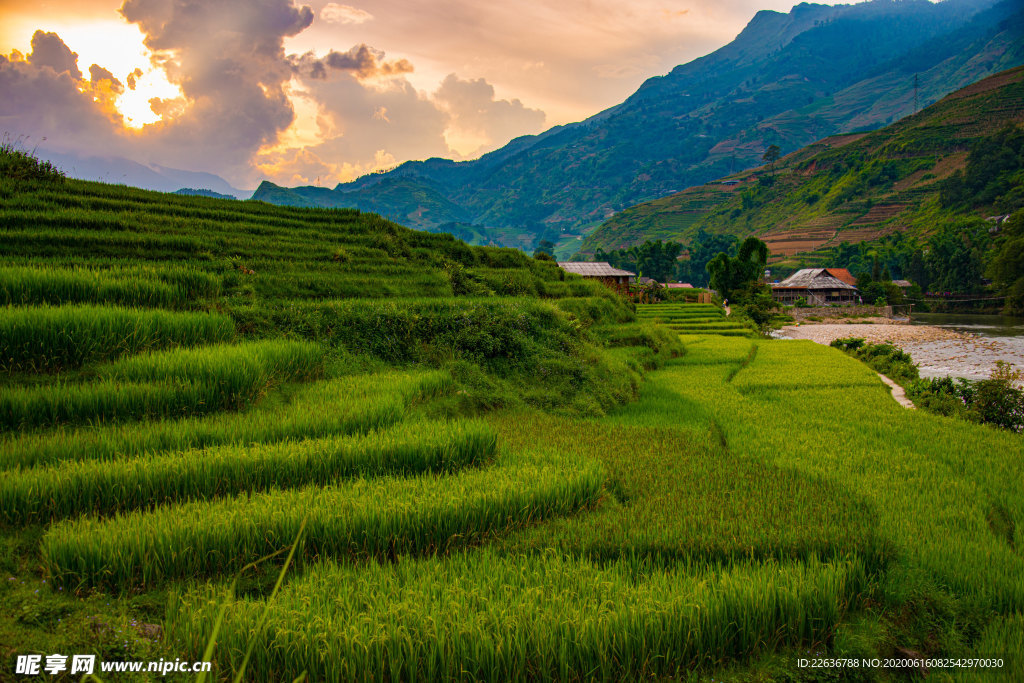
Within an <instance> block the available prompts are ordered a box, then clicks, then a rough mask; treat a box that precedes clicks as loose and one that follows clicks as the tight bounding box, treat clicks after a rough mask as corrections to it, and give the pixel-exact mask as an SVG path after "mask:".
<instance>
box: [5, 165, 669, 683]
mask: <svg viewBox="0 0 1024 683" xmlns="http://www.w3.org/2000/svg"><path fill="white" fill-rule="evenodd" d="M3 153H4V154H9V150H4V151H3ZM20 161H21V162H24V163H22V164H21V165H23V166H24V165H26V164H28V165H29V166H30V165H31V164H32V163H33V162H32V160H31V159H30V158H27V157H26V158H25V159H21V160H20ZM29 170H32V169H29ZM0 198H2V200H3V201H2V202H0V233H2V243H3V249H2V251H0V468H2V469H3V470H4V472H5V476H4V481H3V491H2V492H0V500H2V501H3V502H2V503H0V507H2V514H0V517H2V519H0V536H2V538H3V545H2V548H3V550H2V553H0V566H2V570H3V571H4V572H5V576H4V579H6V580H5V581H3V582H2V583H0V591H2V593H3V600H2V601H3V603H4V604H5V605H6V606H7V607H5V608H4V609H3V610H0V642H2V643H3V644H4V646H3V648H2V651H3V658H4V662H5V663H4V670H3V673H2V674H0V678H3V677H6V676H7V675H8V674H9V673H10V670H8V667H7V664H8V663H10V662H12V661H13V657H14V655H16V654H25V653H32V652H45V653H51V652H95V653H97V654H99V655H100V656H101V657H102V658H105V659H118V658H134V657H138V658H146V657H147V656H148V655H155V656H167V657H173V656H177V654H175V653H176V652H177V653H178V654H183V652H182V651H181V650H180V648H178V646H177V645H175V644H172V643H170V642H167V641H165V640H155V639H154V633H155V632H156V630H157V629H155V628H153V626H152V625H153V624H160V623H161V622H162V620H163V615H164V610H165V605H166V602H167V598H168V595H169V588H171V587H173V586H174V585H176V582H181V581H184V582H185V583H186V584H188V583H190V582H193V581H195V579H196V578H198V577H199V576H200V575H201V574H203V573H205V574H206V575H209V576H224V575H232V574H233V573H234V572H236V571H238V570H239V569H240V568H242V567H243V566H244V565H247V564H250V563H253V562H256V561H258V560H260V559H261V558H264V557H265V556H268V555H274V554H275V553H277V551H279V550H280V549H281V547H287V546H288V545H289V544H290V543H291V542H292V541H293V540H294V537H295V534H296V530H297V529H298V528H299V527H301V526H303V525H305V529H306V532H305V535H304V538H303V544H302V552H301V553H300V554H299V555H300V559H301V563H300V566H310V567H312V566H316V565H317V563H318V561H319V560H320V559H321V558H327V557H330V558H333V559H336V560H345V559H346V558H347V559H350V560H360V561H365V560H366V559H367V558H371V557H379V558H385V557H395V556H396V554H398V553H415V554H418V555H423V556H428V557H429V556H433V555H436V554H439V553H444V552H447V550H448V549H449V548H456V547H460V546H473V545H477V544H479V543H481V542H483V541H484V540H486V539H488V538H491V537H492V536H500V535H501V534H503V533H505V532H507V531H508V530H509V529H512V528H516V527H519V526H523V525H533V524H537V523H538V522H539V521H540V520H542V519H545V518H548V517H551V516H558V515H565V514H569V513H572V512H574V511H576V510H578V509H580V508H581V507H586V506H589V505H592V504H594V502H595V501H596V500H597V499H598V497H599V495H600V492H601V490H602V486H603V481H604V475H603V470H602V469H601V468H600V466H599V465H598V464H596V463H594V462H591V461H575V460H574V461H572V462H567V461H565V459H564V458H563V457H562V456H561V455H560V454H558V453H555V452H547V451H536V452H534V451H532V450H531V451H530V452H529V453H527V452H525V451H524V452H515V453H510V452H507V451H505V450H504V449H499V447H498V445H497V442H496V437H495V433H494V431H493V428H491V427H489V426H488V425H486V424H485V423H482V422H479V421H466V420H465V419H464V418H467V417H472V416H474V415H478V414H481V413H484V412H486V411H488V410H491V409H494V408H498V407H507V408H513V407H520V408H523V407H526V406H534V407H537V408H542V409H544V410H545V411H548V412H553V413H564V414H575V415H600V414H604V413H605V412H607V411H608V410H610V409H612V408H613V407H614V406H616V405H620V404H622V403H623V402H625V401H628V400H630V399H633V398H635V396H636V392H637V388H638V386H639V382H640V380H641V377H642V375H643V373H644V372H645V371H646V370H648V369H650V368H654V367H657V366H659V365H661V364H662V363H663V362H664V361H665V360H666V359H668V358H670V357H671V356H673V355H674V354H676V353H678V352H679V351H680V349H681V347H680V345H679V343H678V342H677V341H676V340H675V339H674V337H673V335H672V334H671V333H669V332H667V331H665V330H660V329H657V328H655V327H654V326H652V325H650V324H647V323H644V322H642V321H637V320H636V318H635V315H634V313H633V311H632V309H631V308H630V307H629V306H628V305H626V304H625V303H623V302H622V301H620V300H619V299H618V298H617V297H615V296H614V295H613V294H611V293H610V292H608V291H607V290H606V289H604V288H603V287H601V286H599V285H596V284H594V283H589V282H585V281H583V280H581V279H580V278H577V277H575V276H567V275H566V274H565V273H564V271H562V270H560V269H559V268H557V267H556V266H555V265H554V264H551V263H544V262H539V261H534V260H532V259H530V258H527V257H526V256H525V255H523V254H521V253H519V252H516V251H512V250H507V249H506V250H501V249H488V248H471V247H469V246H467V245H465V244H463V243H461V242H458V241H456V240H454V239H452V238H451V237H450V236H446V235H430V234H426V233H418V232H414V231H410V230H407V229H405V228H402V227H401V226H398V225H395V224H393V223H390V222H388V221H384V220H382V219H380V218H379V217H376V216H373V215H364V214H360V213H358V212H355V211H316V210H304V209H289V208H282V207H273V206H269V205H265V204H261V203H253V202H234V201H221V200H213V199H206V198H196V197H182V196H176V195H164V194H158V193H152V192H144V191H139V190H133V189H129V188H124V187H115V186H109V185H102V184H98V183H85V182H76V181H66V180H62V179H61V178H60V177H59V176H58V175H56V174H52V173H41V174H40V173H36V174H33V173H28V174H23V175H18V176H17V177H15V176H14V175H10V176H6V177H3V178H0ZM117 525H123V527H119V526H117ZM102 539H106V540H102ZM204 547H205V548H206V550H205V551H203V550H202V548H204ZM113 548H117V550H116V552H113V551H112V549H113ZM161 553H166V556H161ZM279 562H280V557H277V558H276V559H271V560H269V561H265V562H263V563H257V566H256V567H255V568H253V567H250V568H248V569H246V570H245V572H244V575H243V583H244V584H245V585H251V586H252V587H253V590H258V589H259V587H260V586H262V585H263V584H264V581H265V578H266V577H268V576H269V577H273V576H274V575H275V574H276V571H277V566H278V564H279ZM115 567H116V569H115ZM200 567H203V568H200ZM145 624H150V625H149V626H145V627H143V625H145Z"/></svg>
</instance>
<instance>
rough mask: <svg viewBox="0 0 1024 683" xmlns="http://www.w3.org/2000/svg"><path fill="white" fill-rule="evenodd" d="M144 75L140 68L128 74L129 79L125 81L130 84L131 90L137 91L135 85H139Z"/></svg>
mask: <svg viewBox="0 0 1024 683" xmlns="http://www.w3.org/2000/svg"><path fill="white" fill-rule="evenodd" d="M142 75H143V72H142V69H138V68H137V69H135V70H134V71H132V72H131V73H130V74H128V77H127V78H125V80H126V81H127V82H128V89H129V90H135V84H136V83H138V81H139V79H140V78H142Z"/></svg>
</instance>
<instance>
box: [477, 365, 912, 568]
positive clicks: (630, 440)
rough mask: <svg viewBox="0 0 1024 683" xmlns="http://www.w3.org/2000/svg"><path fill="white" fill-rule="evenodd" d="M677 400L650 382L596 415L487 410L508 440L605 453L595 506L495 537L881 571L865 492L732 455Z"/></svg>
mask: <svg viewBox="0 0 1024 683" xmlns="http://www.w3.org/2000/svg"><path fill="white" fill-rule="evenodd" d="M673 398H674V395H673V392H672V390H671V387H670V386H668V385H665V384H663V383H662V382H660V381H657V380H655V382H654V383H653V385H652V386H648V387H645V389H644V392H643V398H642V400H641V401H640V402H639V403H636V404H631V405H630V406H629V407H628V408H626V409H624V410H620V411H617V412H616V413H615V414H613V415H611V416H609V417H608V418H605V419H604V420H602V421H600V422H596V421H588V420H580V421H574V422H571V423H566V422H565V421H564V420H559V419H553V418H550V417H545V416H542V415H538V414H510V415H506V416H501V417H495V418H492V419H491V421H492V423H493V424H495V426H496V427H497V428H498V431H499V434H500V435H501V438H502V442H503V443H505V444H507V445H508V446H510V447H513V448H525V447H528V445H529V444H530V443H531V442H532V441H534V440H540V439H543V440H544V442H545V443H546V444H548V445H550V446H553V447H555V448H557V449H558V450H559V451H560V452H563V453H571V454H573V455H575V456H576V457H577V458H595V459H598V460H600V461H601V462H602V463H603V464H604V467H605V469H606V471H607V472H608V484H607V486H608V489H609V492H610V493H611V494H612V495H611V497H610V498H608V499H606V500H604V501H603V502H602V505H601V506H600V507H599V508H598V509H596V510H595V511H593V512H592V513H590V514H587V515H578V516H575V517H569V518H565V519H561V520H555V521H552V522H550V523H548V524H545V525H543V526H540V527H537V528H535V529H531V530H528V531H525V532H522V533H520V534H517V535H516V536H512V537H509V538H508V539H505V540H504V541H502V542H501V547H502V548H503V549H506V550H508V551H509V552H514V553H519V552H530V553H536V554H545V553H548V552H553V551H557V552H558V553H560V554H565V555H569V556H574V557H586V558H589V559H592V560H595V561H612V560H618V559H620V558H630V557H635V558H644V559H645V560H646V561H650V562H653V563H657V564H659V565H662V566H672V565H673V564H674V563H681V564H691V563H692V564H695V565H697V566H701V565H706V564H722V563H725V564H728V563H730V562H735V561H742V560H747V559H749V560H764V559H768V558H775V559H780V560H792V559H807V558H808V557H811V556H814V557H819V558H830V559H831V558H837V559H839V558H852V557H859V558H860V559H861V561H862V562H864V563H865V564H866V565H867V566H869V567H870V568H872V569H877V568H878V567H880V566H882V565H884V564H885V563H886V562H887V561H888V559H889V558H890V557H891V554H892V553H891V548H890V547H889V546H888V544H887V542H886V540H885V539H884V538H882V537H880V536H879V535H878V534H876V533H875V531H874V529H875V527H876V525H877V519H876V516H877V513H876V511H875V510H874V509H872V507H871V506H870V505H869V504H867V503H866V501H865V500H864V499H863V498H860V497H858V496H855V495H851V494H850V493H849V492H848V491H846V490H844V489H842V488H841V487H839V486H836V485H835V484H833V483H831V482H829V481H827V480H825V479H823V478H822V477H817V476H808V475H807V474H804V473H800V472H796V471H793V470H788V469H783V468H779V467H775V466H772V465H768V464H765V463H762V462H757V461H752V460H747V459H743V458H737V457H735V456H734V455H733V454H732V453H730V452H729V450H728V449H727V448H725V447H724V446H723V445H722V444H721V441H720V432H719V427H718V426H717V425H716V423H715V422H714V421H713V420H711V419H710V415H709V413H708V411H707V410H706V409H705V408H703V407H700V406H686V405H672V404H671V403H669V404H666V402H670V401H672V399H673ZM673 424H674V425H677V426H670V425H673Z"/></svg>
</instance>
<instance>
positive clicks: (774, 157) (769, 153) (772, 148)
mask: <svg viewBox="0 0 1024 683" xmlns="http://www.w3.org/2000/svg"><path fill="white" fill-rule="evenodd" d="M780 154H782V150H781V149H779V146H778V145H769V146H768V149H766V150H765V151H764V156H763V157H761V159H762V160H763V161H764V162H765V163H766V164H768V166H769V168H771V171H772V174H774V173H775V162H776V161H778V160H779V155H780Z"/></svg>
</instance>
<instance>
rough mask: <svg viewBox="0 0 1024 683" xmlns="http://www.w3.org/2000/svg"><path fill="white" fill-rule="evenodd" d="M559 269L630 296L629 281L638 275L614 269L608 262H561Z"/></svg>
mask: <svg viewBox="0 0 1024 683" xmlns="http://www.w3.org/2000/svg"><path fill="white" fill-rule="evenodd" d="M558 267H559V268H561V269H562V270H564V271H566V272H568V273H575V274H577V275H580V276H582V277H585V278H587V279H588V280H598V281H600V282H601V283H602V284H604V285H605V286H606V287H609V288H611V289H614V290H615V291H616V292H618V293H619V294H623V295H626V296H628V295H629V279H630V278H631V277H635V276H636V273H631V272H629V271H628V270H620V269H618V268H614V267H612V265H611V264H610V263H608V262H606V261H602V262H598V263H592V262H589V261H559V262H558Z"/></svg>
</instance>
